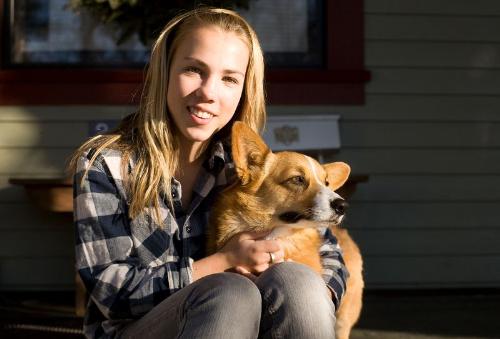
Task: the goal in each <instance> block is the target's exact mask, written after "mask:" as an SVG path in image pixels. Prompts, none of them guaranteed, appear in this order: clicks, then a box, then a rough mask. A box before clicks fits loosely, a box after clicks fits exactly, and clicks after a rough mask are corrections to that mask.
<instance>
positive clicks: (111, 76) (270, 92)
mask: <svg viewBox="0 0 500 339" xmlns="http://www.w3.org/2000/svg"><path fill="white" fill-rule="evenodd" d="M5 1H6V0H0V26H2V27H3V28H5V26H3V25H5V20H4V18H5V16H4V15H3V14H4V10H5ZM326 10H327V20H326V21H327V32H328V41H327V52H328V53H327V54H328V56H327V60H326V68H325V69H270V70H268V72H267V73H266V92H267V97H268V103H269V104H280V105H286V104H299V105H315V104H342V105H349V104H356V105H359V104H363V103H364V97H365V94H364V86H365V83H366V82H368V81H369V80H370V72H369V71H367V70H365V69H364V48H363V44H364V41H363V34H364V30H363V16H364V13H363V0H326ZM0 33H2V32H0ZM0 36H3V34H0ZM0 39H1V37H0ZM0 43H1V40H0ZM0 61H1V60H0ZM0 64H1V63H0ZM142 79H143V70H142V69H113V70H110V69H82V68H43V69H40V68H39V69H33V68H32V69H29V68H13V69H3V70H1V69H0V105H96V104H97V105H98V104H102V105H124V104H137V103H138V100H139V98H140V94H141V87H142Z"/></svg>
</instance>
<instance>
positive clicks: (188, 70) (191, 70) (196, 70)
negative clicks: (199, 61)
mask: <svg viewBox="0 0 500 339" xmlns="http://www.w3.org/2000/svg"><path fill="white" fill-rule="evenodd" d="M184 72H186V73H196V74H201V70H200V69H199V68H198V67H194V66H187V67H185V68H184Z"/></svg>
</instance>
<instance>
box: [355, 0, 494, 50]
mask: <svg viewBox="0 0 500 339" xmlns="http://www.w3.org/2000/svg"><path fill="white" fill-rule="evenodd" d="M470 7H473V6H470ZM493 32H500V20H498V17H495V16H491V17H489V16H485V17H479V16H475V17H474V16H461V17H453V16H432V15H427V16H426V15H384V14H366V15H365V39H366V40H368V41H371V40H404V41H408V40H415V41H448V42H449V41H460V42H483V43H484V42H500V35H499V34H494V33H493Z"/></svg>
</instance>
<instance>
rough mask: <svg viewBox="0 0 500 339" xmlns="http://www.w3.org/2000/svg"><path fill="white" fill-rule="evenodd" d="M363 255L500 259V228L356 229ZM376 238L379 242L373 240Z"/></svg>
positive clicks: (353, 232)
mask: <svg viewBox="0 0 500 339" xmlns="http://www.w3.org/2000/svg"><path fill="white" fill-rule="evenodd" d="M351 234H352V236H353V239H356V242H357V243H358V245H359V247H360V249H361V251H362V253H363V254H364V255H366V256H372V257H375V256H376V257H390V256H396V257H401V256H403V257H408V256H413V257H427V256H442V257H449V256H477V255H490V256H492V255H495V256H499V257H500V248H499V246H498V241H499V240H500V227H499V228H498V229H480V230H469V229H455V230H453V229H448V230H430V229H426V230H418V229H411V230H410V229H403V230H395V229H393V230H370V229H365V230H353V231H352V232H351ZM373 239H377V241H373Z"/></svg>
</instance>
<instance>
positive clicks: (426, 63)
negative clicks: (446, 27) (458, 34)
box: [365, 41, 500, 69]
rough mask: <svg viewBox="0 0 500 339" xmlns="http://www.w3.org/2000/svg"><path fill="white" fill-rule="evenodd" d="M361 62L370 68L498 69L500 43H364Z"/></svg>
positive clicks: (499, 66)
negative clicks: (363, 58)
mask: <svg viewBox="0 0 500 339" xmlns="http://www.w3.org/2000/svg"><path fill="white" fill-rule="evenodd" d="M365 63H366V66H367V68H368V69H371V68H373V67H377V68H378V67H434V68H435V67H440V68H466V69H471V68H488V69H492V68H494V69H498V68H500V44H497V43H495V44H494V43H489V44H487V43H462V42H432V41H429V42H418V41H367V42H366V44H365Z"/></svg>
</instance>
